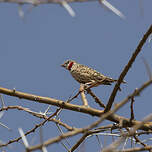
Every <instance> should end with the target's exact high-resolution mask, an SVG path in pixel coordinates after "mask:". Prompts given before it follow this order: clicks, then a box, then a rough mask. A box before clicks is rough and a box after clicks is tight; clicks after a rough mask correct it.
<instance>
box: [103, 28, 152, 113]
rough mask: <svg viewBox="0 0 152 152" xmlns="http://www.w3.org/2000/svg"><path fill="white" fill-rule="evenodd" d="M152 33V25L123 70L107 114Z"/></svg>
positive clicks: (109, 102)
mask: <svg viewBox="0 0 152 152" xmlns="http://www.w3.org/2000/svg"><path fill="white" fill-rule="evenodd" d="M151 33H152V25H151V26H150V27H149V29H148V31H147V32H146V33H145V34H144V36H143V38H142V39H141V41H140V42H139V44H138V46H137V48H136V50H135V51H134V53H133V54H132V57H131V58H130V60H129V62H128V63H127V65H126V66H125V68H124V69H123V71H122V72H121V74H120V76H119V79H118V81H117V83H116V85H115V87H114V89H113V91H112V93H111V96H110V98H109V101H108V103H107V106H106V108H105V112H107V111H109V110H110V109H111V107H112V104H113V102H114V99H115V96H116V94H117V92H118V89H119V87H120V84H121V83H122V81H123V79H124V77H125V76H126V74H127V73H128V71H129V69H130V68H131V66H132V64H133V62H134V61H135V59H136V57H137V55H138V54H139V53H140V51H141V50H142V47H143V45H144V44H145V42H146V40H147V39H148V37H149V35H150V34H151Z"/></svg>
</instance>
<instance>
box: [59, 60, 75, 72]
mask: <svg viewBox="0 0 152 152" xmlns="http://www.w3.org/2000/svg"><path fill="white" fill-rule="evenodd" d="M74 63H75V61H73V60H67V61H65V62H64V63H63V64H61V67H64V68H65V69H67V70H69V71H70V70H71V68H72V66H73V64H74Z"/></svg>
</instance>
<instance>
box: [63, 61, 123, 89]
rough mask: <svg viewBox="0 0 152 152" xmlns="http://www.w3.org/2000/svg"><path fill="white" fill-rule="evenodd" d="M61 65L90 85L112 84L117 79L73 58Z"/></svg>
mask: <svg viewBox="0 0 152 152" xmlns="http://www.w3.org/2000/svg"><path fill="white" fill-rule="evenodd" d="M61 66H62V67H64V68H66V69H67V70H69V71H70V73H71V75H72V76H73V78H74V79H75V80H76V81H78V82H79V83H81V84H85V85H88V86H92V87H96V86H98V85H111V83H113V82H116V81H117V80H114V79H112V78H110V77H107V76H104V75H103V74H101V73H100V72H97V71H96V70H94V69H92V68H89V67H87V66H85V65H82V64H79V63H77V62H76V61H73V60H67V61H65V62H64V63H63V64H62V65H61ZM123 83H125V81H124V82H123Z"/></svg>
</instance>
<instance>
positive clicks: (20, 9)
mask: <svg viewBox="0 0 152 152" xmlns="http://www.w3.org/2000/svg"><path fill="white" fill-rule="evenodd" d="M18 14H19V17H20V18H21V19H23V18H24V12H23V9H22V5H21V4H19V5H18Z"/></svg>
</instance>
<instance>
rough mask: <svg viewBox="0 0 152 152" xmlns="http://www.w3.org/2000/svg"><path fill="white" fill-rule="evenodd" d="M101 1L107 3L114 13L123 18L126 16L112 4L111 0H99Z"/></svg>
mask: <svg viewBox="0 0 152 152" xmlns="http://www.w3.org/2000/svg"><path fill="white" fill-rule="evenodd" d="M99 2H100V3H101V4H103V5H105V6H106V7H107V8H108V9H109V10H111V11H112V12H113V13H115V14H116V15H118V16H119V17H121V18H122V19H125V16H124V15H123V14H122V13H121V12H120V11H119V10H118V9H116V8H115V7H114V6H113V5H111V4H110V3H109V2H107V1H106V0H99Z"/></svg>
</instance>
